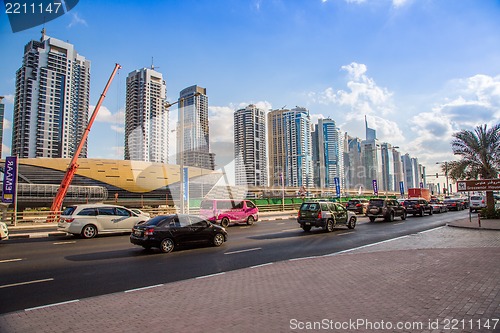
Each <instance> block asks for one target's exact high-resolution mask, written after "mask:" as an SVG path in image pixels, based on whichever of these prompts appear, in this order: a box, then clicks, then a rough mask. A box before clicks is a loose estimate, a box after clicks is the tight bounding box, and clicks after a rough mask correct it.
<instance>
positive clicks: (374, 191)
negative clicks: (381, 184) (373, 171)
mask: <svg viewBox="0 0 500 333" xmlns="http://www.w3.org/2000/svg"><path fill="white" fill-rule="evenodd" d="M372 184H373V194H374V195H378V186H377V180H376V179H374V180H372Z"/></svg>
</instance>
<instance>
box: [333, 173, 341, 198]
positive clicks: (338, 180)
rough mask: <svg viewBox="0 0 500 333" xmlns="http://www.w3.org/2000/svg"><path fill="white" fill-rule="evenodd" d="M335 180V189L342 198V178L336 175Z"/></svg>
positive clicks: (338, 196)
mask: <svg viewBox="0 0 500 333" xmlns="http://www.w3.org/2000/svg"><path fill="white" fill-rule="evenodd" d="M333 182H334V183H335V191H336V193H337V198H340V179H339V177H334V178H333Z"/></svg>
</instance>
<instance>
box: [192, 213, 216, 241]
mask: <svg viewBox="0 0 500 333" xmlns="http://www.w3.org/2000/svg"><path fill="white" fill-rule="evenodd" d="M189 220H190V222H191V235H190V236H189V238H190V242H201V241H207V240H210V238H211V236H212V235H211V232H210V231H211V230H210V228H209V227H208V226H209V224H208V222H207V221H206V220H204V219H202V218H201V217H199V216H195V215H189Z"/></svg>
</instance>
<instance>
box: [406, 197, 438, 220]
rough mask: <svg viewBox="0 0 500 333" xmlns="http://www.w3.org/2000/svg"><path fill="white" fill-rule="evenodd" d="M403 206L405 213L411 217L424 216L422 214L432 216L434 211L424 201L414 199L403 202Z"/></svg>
mask: <svg viewBox="0 0 500 333" xmlns="http://www.w3.org/2000/svg"><path fill="white" fill-rule="evenodd" d="M403 206H405V208H406V213H408V214H413V216H415V215H418V216H424V214H429V215H432V213H433V212H434V209H433V208H432V205H431V204H429V202H428V201H427V200H425V199H421V198H415V199H408V200H405V201H404V203H403Z"/></svg>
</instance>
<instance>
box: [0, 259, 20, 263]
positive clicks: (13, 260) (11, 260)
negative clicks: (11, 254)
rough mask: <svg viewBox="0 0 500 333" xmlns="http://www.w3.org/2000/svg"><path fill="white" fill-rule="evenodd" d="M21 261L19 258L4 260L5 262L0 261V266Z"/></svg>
mask: <svg viewBox="0 0 500 333" xmlns="http://www.w3.org/2000/svg"><path fill="white" fill-rule="evenodd" d="M22 260H23V259H21V258H16V259H5V260H0V264H3V263H6V262H15V261H22Z"/></svg>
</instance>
